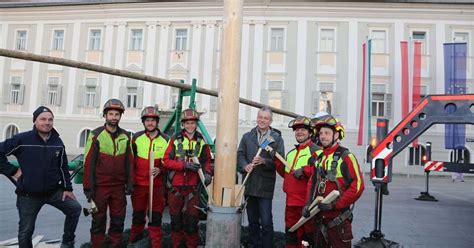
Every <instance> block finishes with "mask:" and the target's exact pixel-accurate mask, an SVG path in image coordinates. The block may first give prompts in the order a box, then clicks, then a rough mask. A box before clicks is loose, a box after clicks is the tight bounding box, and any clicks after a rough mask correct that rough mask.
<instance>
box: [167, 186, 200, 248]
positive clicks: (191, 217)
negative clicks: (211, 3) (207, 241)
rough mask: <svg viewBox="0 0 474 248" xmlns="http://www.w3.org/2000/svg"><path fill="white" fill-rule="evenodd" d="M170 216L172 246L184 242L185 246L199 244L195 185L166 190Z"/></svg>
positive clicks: (197, 200)
mask: <svg viewBox="0 0 474 248" xmlns="http://www.w3.org/2000/svg"><path fill="white" fill-rule="evenodd" d="M168 205H169V210H170V216H171V240H172V242H173V247H179V245H180V244H181V243H182V242H184V243H185V244H186V247H188V248H195V247H197V246H198V244H199V229H198V222H199V210H198V209H197V208H195V207H194V206H197V207H199V194H198V191H197V187H196V186H195V187H190V188H189V187H188V188H185V189H180V188H175V187H173V190H170V191H169V192H168Z"/></svg>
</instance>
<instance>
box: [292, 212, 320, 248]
mask: <svg viewBox="0 0 474 248" xmlns="http://www.w3.org/2000/svg"><path fill="white" fill-rule="evenodd" d="M303 208H304V207H303V206H288V205H286V208H285V230H286V234H285V236H286V246H285V247H291V248H293V247H295V248H296V247H301V241H302V240H303V235H305V241H307V242H311V243H313V242H314V231H315V230H316V228H315V224H314V223H315V222H314V218H311V219H310V220H308V221H307V222H306V223H305V224H304V225H303V226H301V227H300V228H298V229H297V230H296V231H294V232H289V231H288V230H289V229H290V228H291V227H292V226H293V225H295V224H296V222H298V220H299V219H300V218H301V215H302V213H303ZM308 239H309V240H308Z"/></svg>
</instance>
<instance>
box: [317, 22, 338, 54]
mask: <svg viewBox="0 0 474 248" xmlns="http://www.w3.org/2000/svg"><path fill="white" fill-rule="evenodd" d="M335 34H336V30H334V29H325V28H324V29H321V33H320V40H319V51H320V52H335V51H336V49H335V45H334V44H335V42H334V41H335Z"/></svg>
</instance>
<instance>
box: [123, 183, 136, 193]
mask: <svg viewBox="0 0 474 248" xmlns="http://www.w3.org/2000/svg"><path fill="white" fill-rule="evenodd" d="M133 190H134V187H133V185H132V184H127V185H125V195H131V194H132V193H133Z"/></svg>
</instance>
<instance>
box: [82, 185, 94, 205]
mask: <svg viewBox="0 0 474 248" xmlns="http://www.w3.org/2000/svg"><path fill="white" fill-rule="evenodd" d="M84 195H85V196H86V199H87V201H88V202H90V201H91V199H93V198H94V191H92V190H91V189H86V188H84Z"/></svg>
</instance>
